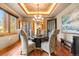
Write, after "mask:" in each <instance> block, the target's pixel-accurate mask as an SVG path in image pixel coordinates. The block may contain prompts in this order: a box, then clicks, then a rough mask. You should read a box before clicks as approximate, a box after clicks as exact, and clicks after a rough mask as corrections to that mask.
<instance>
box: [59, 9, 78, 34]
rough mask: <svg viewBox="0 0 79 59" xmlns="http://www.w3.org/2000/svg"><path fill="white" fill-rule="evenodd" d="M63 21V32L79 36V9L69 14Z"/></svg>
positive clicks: (64, 16) (63, 17)
mask: <svg viewBox="0 0 79 59" xmlns="http://www.w3.org/2000/svg"><path fill="white" fill-rule="evenodd" d="M61 20H62V24H61V30H62V32H67V33H77V34H79V8H77V9H75V10H73V11H72V12H71V13H69V14H66V15H63V16H62V18H61Z"/></svg>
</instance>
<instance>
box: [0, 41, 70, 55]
mask: <svg viewBox="0 0 79 59" xmlns="http://www.w3.org/2000/svg"><path fill="white" fill-rule="evenodd" d="M58 45H59V44H58ZM20 53H21V42H20V41H18V42H16V43H15V44H13V45H11V46H9V47H7V48H5V49H3V50H1V51H0V56H21V55H20ZM29 56H48V53H46V52H45V51H44V50H39V49H35V50H33V51H31V52H30V53H29ZM52 56H71V53H70V52H69V51H68V50H67V49H65V48H64V47H61V45H59V46H58V47H56V50H55V51H54V53H52Z"/></svg>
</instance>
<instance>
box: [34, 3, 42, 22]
mask: <svg viewBox="0 0 79 59" xmlns="http://www.w3.org/2000/svg"><path fill="white" fill-rule="evenodd" d="M37 11H38V12H37V15H34V18H33V20H35V21H40V20H41V19H43V18H42V15H40V14H39V4H37Z"/></svg>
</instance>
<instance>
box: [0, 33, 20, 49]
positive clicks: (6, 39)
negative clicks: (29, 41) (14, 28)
mask: <svg viewBox="0 0 79 59" xmlns="http://www.w3.org/2000/svg"><path fill="white" fill-rule="evenodd" d="M18 40H19V39H18V34H12V35H6V36H3V37H0V50H2V49H4V48H6V47H8V46H10V45H11V44H14V43H15V42H17V41H18Z"/></svg>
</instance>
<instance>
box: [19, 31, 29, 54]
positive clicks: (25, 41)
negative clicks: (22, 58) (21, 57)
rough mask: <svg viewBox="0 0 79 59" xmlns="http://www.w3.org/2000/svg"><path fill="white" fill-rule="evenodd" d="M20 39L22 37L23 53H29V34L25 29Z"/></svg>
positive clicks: (21, 32)
mask: <svg viewBox="0 0 79 59" xmlns="http://www.w3.org/2000/svg"><path fill="white" fill-rule="evenodd" d="M20 39H21V53H22V54H26V55H27V53H28V39H27V34H26V32H25V31H24V30H21V31H20Z"/></svg>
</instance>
